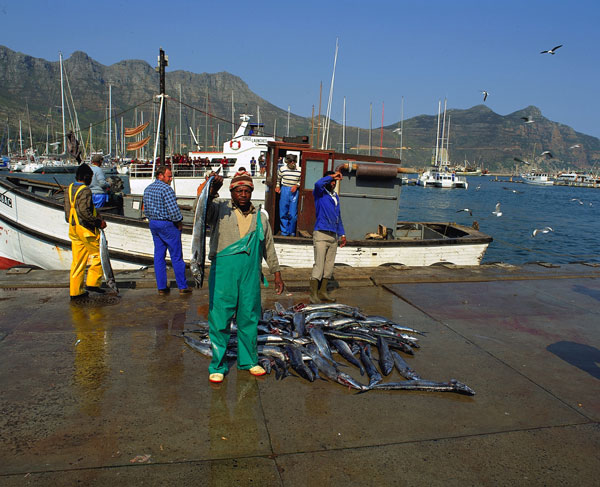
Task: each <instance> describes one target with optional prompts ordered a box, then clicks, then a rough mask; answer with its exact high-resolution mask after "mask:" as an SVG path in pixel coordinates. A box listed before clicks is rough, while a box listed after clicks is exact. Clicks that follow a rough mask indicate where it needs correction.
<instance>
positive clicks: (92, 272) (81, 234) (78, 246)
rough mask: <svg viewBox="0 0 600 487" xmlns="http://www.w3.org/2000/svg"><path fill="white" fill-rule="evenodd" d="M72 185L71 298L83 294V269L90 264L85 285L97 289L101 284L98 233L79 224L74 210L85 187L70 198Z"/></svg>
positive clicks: (70, 214)
mask: <svg viewBox="0 0 600 487" xmlns="http://www.w3.org/2000/svg"><path fill="white" fill-rule="evenodd" d="M73 184H74V183H72V184H71V185H70V186H69V203H70V204H71V210H70V211H69V238H70V239H71V250H72V252H73V263H72V264H71V274H70V277H69V292H70V295H71V296H79V295H80V294H83V292H84V289H83V278H84V274H85V267H86V265H87V264H88V260H89V264H90V268H89V270H88V274H87V281H86V283H87V285H88V286H93V287H99V286H100V284H101V283H102V263H101V262H100V233H99V232H98V231H97V230H96V231H94V232H92V231H91V230H88V229H87V228H85V227H84V226H82V225H80V224H79V216H78V215H77V211H76V210H75V201H76V200H77V196H78V195H79V192H80V191H81V190H82V189H83V188H84V187H85V185H83V184H82V185H81V187H80V188H79V189H78V190H77V191H76V192H75V195H74V196H72V192H73V191H72V189H73ZM93 214H94V216H96V214H97V213H96V209H95V208H94V213H93Z"/></svg>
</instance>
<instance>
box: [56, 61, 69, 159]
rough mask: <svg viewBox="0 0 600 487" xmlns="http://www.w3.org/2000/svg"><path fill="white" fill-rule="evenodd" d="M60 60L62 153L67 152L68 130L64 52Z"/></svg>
mask: <svg viewBox="0 0 600 487" xmlns="http://www.w3.org/2000/svg"><path fill="white" fill-rule="evenodd" d="M58 60H59V66H60V99H61V112H62V128H63V145H62V153H63V154H66V153H67V132H66V130H65V87H64V81H63V65H62V52H60V51H59V53H58Z"/></svg>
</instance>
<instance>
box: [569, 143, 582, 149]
mask: <svg viewBox="0 0 600 487" xmlns="http://www.w3.org/2000/svg"><path fill="white" fill-rule="evenodd" d="M580 147H581V144H575V145H572V146H571V147H569V149H579V148H580Z"/></svg>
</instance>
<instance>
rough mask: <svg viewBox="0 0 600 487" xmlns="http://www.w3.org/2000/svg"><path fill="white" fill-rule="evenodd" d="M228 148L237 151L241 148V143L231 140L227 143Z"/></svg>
mask: <svg viewBox="0 0 600 487" xmlns="http://www.w3.org/2000/svg"><path fill="white" fill-rule="evenodd" d="M229 147H231V148H232V149H233V150H238V149H239V148H240V147H242V143H241V142H240V141H239V140H232V141H230V142H229Z"/></svg>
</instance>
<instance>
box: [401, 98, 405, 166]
mask: <svg viewBox="0 0 600 487" xmlns="http://www.w3.org/2000/svg"><path fill="white" fill-rule="evenodd" d="M403 135H404V97H402V104H401V106H400V160H402V147H404V144H403V143H402V136H403Z"/></svg>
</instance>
